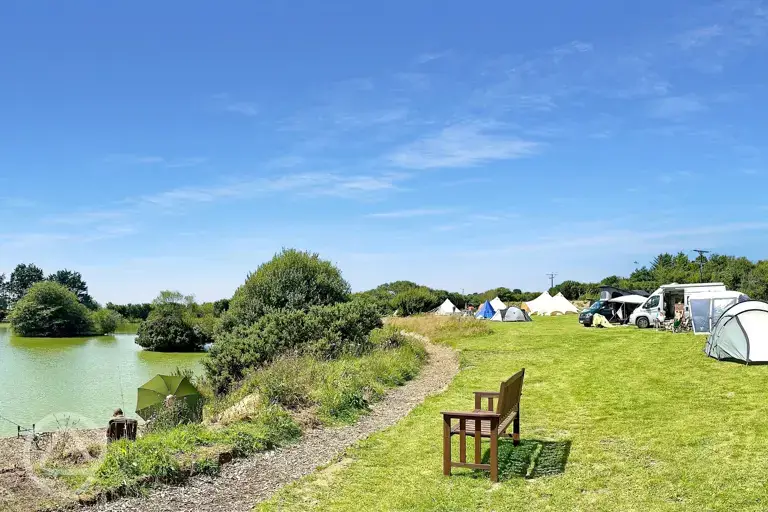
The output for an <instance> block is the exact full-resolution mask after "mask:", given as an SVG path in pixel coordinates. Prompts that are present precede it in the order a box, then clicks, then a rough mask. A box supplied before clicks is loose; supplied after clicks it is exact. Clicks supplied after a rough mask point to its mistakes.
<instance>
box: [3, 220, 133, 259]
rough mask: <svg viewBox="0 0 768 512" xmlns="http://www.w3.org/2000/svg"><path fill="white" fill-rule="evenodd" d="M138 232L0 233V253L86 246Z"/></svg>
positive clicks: (124, 229)
mask: <svg viewBox="0 0 768 512" xmlns="http://www.w3.org/2000/svg"><path fill="white" fill-rule="evenodd" d="M136 232H137V230H136V228H135V227H134V226H131V225H127V224H126V225H111V226H99V227H96V228H93V229H90V230H88V231H81V232H64V231H55V232H24V233H0V252H1V251H2V250H11V249H13V250H21V249H31V248H42V247H50V246H55V245H58V244H61V243H65V242H68V243H76V244H86V243H91V242H99V241H103V240H112V239H116V238H122V237H125V236H128V235H133V234H135V233H136Z"/></svg>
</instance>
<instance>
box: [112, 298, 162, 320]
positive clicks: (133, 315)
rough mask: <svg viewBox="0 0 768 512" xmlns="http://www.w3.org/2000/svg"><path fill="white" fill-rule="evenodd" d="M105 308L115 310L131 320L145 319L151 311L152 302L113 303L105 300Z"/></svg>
mask: <svg viewBox="0 0 768 512" xmlns="http://www.w3.org/2000/svg"><path fill="white" fill-rule="evenodd" d="M106 308H107V309H111V310H113V311H116V312H117V313H119V314H120V316H122V317H123V318H125V319H127V320H129V321H133V322H137V321H141V320H146V319H147V318H148V317H149V314H150V313H151V312H152V304H150V303H148V302H146V303H144V304H113V303H111V302H107V305H106Z"/></svg>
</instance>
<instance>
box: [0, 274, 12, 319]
mask: <svg viewBox="0 0 768 512" xmlns="http://www.w3.org/2000/svg"><path fill="white" fill-rule="evenodd" d="M10 306H11V305H10V300H9V297H8V281H7V280H6V278H5V274H0V322H3V321H5V317H6V316H7V314H8V308H10Z"/></svg>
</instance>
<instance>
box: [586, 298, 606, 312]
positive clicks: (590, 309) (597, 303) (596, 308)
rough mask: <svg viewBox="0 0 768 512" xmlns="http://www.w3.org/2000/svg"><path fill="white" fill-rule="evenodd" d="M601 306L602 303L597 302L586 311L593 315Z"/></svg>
mask: <svg viewBox="0 0 768 512" xmlns="http://www.w3.org/2000/svg"><path fill="white" fill-rule="evenodd" d="M602 305H603V301H601V300H599V301H597V302H595V303H594V304H592V305H591V306H589V309H588V310H587V311H589V312H590V313H595V312H597V311H599V310H600V307H602Z"/></svg>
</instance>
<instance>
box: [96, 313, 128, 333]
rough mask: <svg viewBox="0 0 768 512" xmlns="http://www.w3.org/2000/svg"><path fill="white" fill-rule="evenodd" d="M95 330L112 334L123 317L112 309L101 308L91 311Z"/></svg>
mask: <svg viewBox="0 0 768 512" xmlns="http://www.w3.org/2000/svg"><path fill="white" fill-rule="evenodd" d="M91 320H92V321H93V326H94V330H95V331H96V332H97V333H99V334H111V333H113V332H115V331H116V330H117V327H118V326H119V325H120V322H122V320H123V317H121V316H120V313H118V312H116V311H112V310H111V309H99V310H98V311H94V312H93V313H91Z"/></svg>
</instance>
